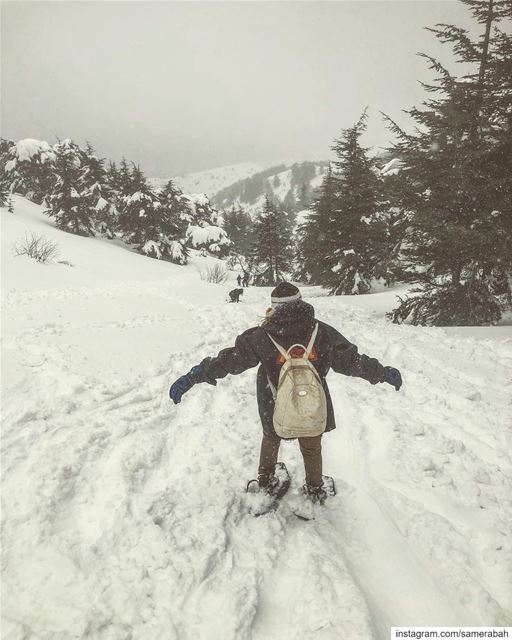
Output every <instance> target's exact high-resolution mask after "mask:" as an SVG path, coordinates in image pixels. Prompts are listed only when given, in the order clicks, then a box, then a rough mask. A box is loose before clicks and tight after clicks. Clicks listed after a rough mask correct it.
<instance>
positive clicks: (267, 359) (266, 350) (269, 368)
mask: <svg viewBox="0 0 512 640" xmlns="http://www.w3.org/2000/svg"><path fill="white" fill-rule="evenodd" d="M314 313H315V312H314V309H313V307H312V306H311V305H310V304H308V303H307V302H304V301H302V300H297V301H295V302H290V303H287V304H284V305H282V306H280V307H277V309H276V310H275V312H274V313H273V315H272V316H271V318H270V320H269V321H268V322H267V323H266V324H265V325H264V326H261V327H253V328H251V329H247V331H244V332H243V333H242V334H241V335H239V336H238V337H237V339H236V340H235V346H234V347H230V348H228V349H223V350H222V351H220V353H219V354H218V356H217V357H215V358H205V359H204V360H203V361H202V362H201V366H202V368H203V372H204V373H203V376H204V381H213V380H215V379H217V378H224V377H225V376H227V374H228V373H231V374H234V375H236V374H238V373H242V372H243V371H245V370H246V369H250V368H251V367H255V366H256V365H257V364H259V365H260V367H259V369H258V375H257V398H258V409H259V414H260V418H261V423H262V426H263V431H264V432H265V433H266V434H267V435H273V436H274V437H275V431H274V426H273V415H274V398H273V395H272V391H271V389H270V387H269V385H268V378H270V381H271V382H272V384H273V385H274V387H277V383H278V380H279V372H280V368H281V364H282V362H280V360H282V358H280V354H279V352H278V351H277V349H276V347H275V346H274V344H273V343H272V341H271V340H270V338H269V337H268V335H267V333H269V334H270V335H271V336H272V337H273V338H274V339H275V341H276V342H277V343H278V344H280V345H281V346H282V347H284V348H285V349H288V348H289V347H291V346H292V345H293V344H296V343H298V344H302V345H304V346H307V344H308V342H309V339H310V337H311V333H312V331H313V329H314V326H315V323H316V322H318V334H317V337H316V340H315V344H314V349H313V352H312V354H311V356H310V359H311V362H312V363H313V365H314V366H315V368H316V370H317V371H318V373H319V374H320V378H321V380H322V384H323V387H324V390H325V395H326V398H327V427H326V431H331V430H332V429H334V428H335V427H336V424H335V420H334V409H333V406H332V400H331V396H330V393H329V388H328V386H327V382H326V380H325V377H326V375H327V373H328V371H329V369H333V370H334V371H336V373H342V374H344V375H346V376H356V377H359V378H364V379H365V380H368V382H370V383H371V384H377V382H384V379H385V376H384V367H383V366H382V365H381V364H380V362H379V361H378V360H376V359H375V358H369V357H368V356H366V355H364V354H359V353H358V350H357V347H356V346H355V345H354V344H352V343H350V342H349V341H348V340H347V339H346V338H344V337H343V336H342V335H341V333H339V332H338V331H336V329H334V328H333V327H331V326H329V325H328V324H325V322H321V321H319V320H315V315H314Z"/></svg>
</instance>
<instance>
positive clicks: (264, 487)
mask: <svg viewBox="0 0 512 640" xmlns="http://www.w3.org/2000/svg"><path fill="white" fill-rule="evenodd" d="M290 482H291V479H290V474H289V473H288V469H287V468H286V465H285V464H284V462H278V463H277V464H276V466H275V471H274V475H273V476H271V477H270V478H263V477H261V476H260V478H258V479H257V480H249V482H248V483H247V487H246V490H245V491H246V493H247V504H248V509H249V513H251V514H252V515H253V516H262V515H264V514H265V513H269V512H270V511H275V510H276V509H277V507H278V505H279V502H280V501H281V498H282V497H283V496H284V495H285V494H286V492H287V491H288V489H289V488H290Z"/></svg>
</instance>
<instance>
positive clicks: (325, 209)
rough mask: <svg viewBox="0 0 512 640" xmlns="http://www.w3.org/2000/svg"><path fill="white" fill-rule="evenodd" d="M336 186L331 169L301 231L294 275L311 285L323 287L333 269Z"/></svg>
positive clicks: (298, 234) (299, 232) (298, 233)
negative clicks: (329, 271) (330, 270)
mask: <svg viewBox="0 0 512 640" xmlns="http://www.w3.org/2000/svg"><path fill="white" fill-rule="evenodd" d="M336 206H337V200H336V185H335V180H334V176H333V172H332V169H331V167H330V166H329V168H328V170H327V173H326V174H325V176H324V179H323V181H322V186H321V188H320V192H319V195H318V196H317V198H316V199H315V200H314V202H313V204H312V205H311V210H310V212H309V215H308V217H307V219H306V221H305V222H304V223H302V224H301V225H300V226H299V228H298V230H297V236H298V242H297V255H296V264H297V266H296V269H295V275H296V277H297V278H298V279H299V280H301V281H305V282H308V283H309V284H316V285H318V284H323V283H324V282H325V281H326V278H327V276H328V275H330V274H328V270H329V269H330V268H331V267H332V256H333V255H334V252H335V250H336V246H335V236H333V235H332V228H333V226H334V225H335V222H336V215H337V214H336Z"/></svg>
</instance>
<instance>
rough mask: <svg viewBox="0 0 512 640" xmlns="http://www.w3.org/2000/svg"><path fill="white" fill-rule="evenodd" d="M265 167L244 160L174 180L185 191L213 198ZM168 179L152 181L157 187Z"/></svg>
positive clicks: (177, 177)
mask: <svg viewBox="0 0 512 640" xmlns="http://www.w3.org/2000/svg"><path fill="white" fill-rule="evenodd" d="M264 168H265V165H260V164H256V163H254V162H242V163H239V164H232V165H227V166H225V167H216V168H214V169H207V170H206V171H196V172H194V173H187V174H185V175H182V176H174V177H173V178H172V181H173V182H174V184H175V185H176V186H177V187H179V188H180V189H181V190H182V191H183V193H204V194H205V195H207V196H208V198H213V197H214V196H215V194H216V193H217V192H219V191H221V190H222V189H224V188H225V187H228V186H229V185H232V184H233V183H234V182H237V181H238V180H242V179H244V178H247V177H248V176H251V175H254V174H255V173H258V172H259V171H262V170H263V169H264ZM168 180H169V178H151V183H152V184H153V185H154V186H155V187H162V186H163V185H164V184H165V183H166V182H167V181H168Z"/></svg>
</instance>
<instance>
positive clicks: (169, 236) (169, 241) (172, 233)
mask: <svg viewBox="0 0 512 640" xmlns="http://www.w3.org/2000/svg"><path fill="white" fill-rule="evenodd" d="M158 200H159V202H160V208H159V210H158V214H159V216H160V225H161V226H160V230H161V233H162V235H161V240H160V252H161V254H162V255H163V257H164V258H165V259H168V260H170V261H171V262H174V263H176V264H186V262H187V257H188V249H187V247H186V241H187V240H186V234H187V228H188V226H189V224H190V222H191V220H192V214H191V211H190V207H189V203H188V201H187V199H186V198H185V196H184V195H183V193H182V192H181V191H180V189H178V188H177V187H176V186H175V185H174V183H173V181H172V180H169V181H168V182H167V183H166V184H165V185H164V187H163V188H162V189H161V190H160V191H159V192H158Z"/></svg>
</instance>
